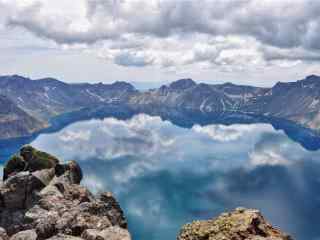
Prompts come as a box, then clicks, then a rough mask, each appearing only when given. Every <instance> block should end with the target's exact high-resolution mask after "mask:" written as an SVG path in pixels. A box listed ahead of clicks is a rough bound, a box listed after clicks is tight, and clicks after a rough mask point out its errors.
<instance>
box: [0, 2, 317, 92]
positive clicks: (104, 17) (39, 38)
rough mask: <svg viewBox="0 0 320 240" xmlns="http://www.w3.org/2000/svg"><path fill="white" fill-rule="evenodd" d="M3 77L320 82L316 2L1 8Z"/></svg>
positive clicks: (10, 5) (158, 81) (37, 4)
mask: <svg viewBox="0 0 320 240" xmlns="http://www.w3.org/2000/svg"><path fill="white" fill-rule="evenodd" d="M0 53H1V54H0V75H11V74H19V75H23V76H27V77H30V78H43V77H54V78H58V79H60V80H63V81H66V82H114V81H130V82H138V83H144V82H145V83H149V84H153V85H157V84H161V83H167V82H170V81H173V80H177V79H180V78H192V79H194V80H196V81H202V82H209V83H222V82H227V81H228V82H234V83H236V84H250V85H256V86H272V85H273V84H275V83H276V82H278V81H295V80H298V79H303V78H304V77H305V76H307V75H310V74H320V64H319V62H320V1H317V0H281V1H279V0H259V1H258V0H202V1H198V0H194V1H192V0H175V1H174V0H76V1H75V0H54V1H53V0H51V1H50V0H0Z"/></svg>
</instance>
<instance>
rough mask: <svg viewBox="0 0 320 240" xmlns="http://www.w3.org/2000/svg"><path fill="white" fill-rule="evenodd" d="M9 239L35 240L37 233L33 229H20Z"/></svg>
mask: <svg viewBox="0 0 320 240" xmlns="http://www.w3.org/2000/svg"><path fill="white" fill-rule="evenodd" d="M10 240H37V233H36V231H35V230H26V231H21V232H19V233H17V234H15V235H13V236H12V237H11V238H10Z"/></svg>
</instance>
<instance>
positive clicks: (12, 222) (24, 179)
mask: <svg viewBox="0 0 320 240" xmlns="http://www.w3.org/2000/svg"><path fill="white" fill-rule="evenodd" d="M37 166H41V167H37ZM4 172H5V174H6V175H5V176H4V182H3V183H2V184H1V186H0V227H1V228H0V239H2V240H8V239H10V240H24V239H25V240H36V239H37V240H41V239H50V240H60V239H68V240H81V239H86V240H94V239H96V240H104V239H108V240H130V239H131V238H130V234H129V232H128V230H127V222H126V219H125V217H124V214H123V212H122V210H121V208H120V206H119V204H118V202H117V201H116V199H115V198H114V197H113V196H112V194H111V193H109V192H105V193H102V194H100V195H99V196H94V195H93V194H91V193H90V191H88V190H87V189H86V188H84V187H83V186H81V185H80V181H81V179H82V172H81V168H80V167H79V165H78V164H77V163H76V162H74V161H72V162H69V163H66V164H61V163H59V161H57V159H56V158H54V157H52V156H51V155H49V154H46V153H44V152H40V151H38V150H36V149H34V148H32V147H25V148H23V149H21V151H20V154H18V155H16V156H14V157H12V158H11V159H10V160H9V161H8V163H7V164H6V166H5V169H4Z"/></svg>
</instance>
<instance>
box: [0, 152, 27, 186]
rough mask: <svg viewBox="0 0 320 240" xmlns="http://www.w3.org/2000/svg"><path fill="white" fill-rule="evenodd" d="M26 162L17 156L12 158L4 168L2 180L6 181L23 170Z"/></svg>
mask: <svg viewBox="0 0 320 240" xmlns="http://www.w3.org/2000/svg"><path fill="white" fill-rule="evenodd" d="M25 167H26V162H25V161H24V160H23V158H22V157H20V156H18V155H14V156H12V157H11V158H10V159H9V160H8V162H7V163H6V164H5V166H4V170H3V180H6V179H7V178H8V177H9V176H10V175H11V174H13V173H16V172H21V171H23V170H24V169H25Z"/></svg>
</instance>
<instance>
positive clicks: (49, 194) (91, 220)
mask: <svg viewBox="0 0 320 240" xmlns="http://www.w3.org/2000/svg"><path fill="white" fill-rule="evenodd" d="M4 170H5V172H4V182H3V183H0V239H1V240H24V239H25V240H44V239H49V240H131V237H130V233H129V232H128V230H127V221H126V218H125V216H124V213H123V211H122V210H121V208H120V206H119V204H118V202H117V200H116V199H115V198H114V197H113V196H112V194H111V193H110V192H105V193H101V194H99V196H94V195H93V194H91V193H90V191H89V190H88V189H86V188H85V187H83V186H81V185H80V182H81V179H82V177H83V173H82V170H81V168H80V166H79V165H78V164H77V163H76V162H75V161H71V162H69V163H66V164H63V163H60V161H59V159H57V158H56V157H54V156H52V155H50V154H48V153H45V152H41V151H39V150H37V149H35V148H33V147H31V146H25V147H23V148H22V149H21V150H20V152H19V153H18V154H17V155H15V156H13V157H12V158H11V159H10V160H9V161H8V162H7V163H6V165H5V168H4ZM130 224H131V225H132V227H133V228H134V224H135V223H134V222H131V223H130ZM240 239H241V240H292V238H291V237H290V236H288V235H287V234H284V233H282V232H281V231H280V230H278V229H276V228H274V227H273V226H271V225H270V224H269V223H268V222H267V221H266V220H265V219H264V217H263V216H262V215H261V213H260V212H259V211H257V210H251V209H243V208H238V209H236V210H235V211H233V212H231V213H224V214H222V215H221V216H219V217H218V218H215V219H212V220H208V221H196V222H193V223H191V224H187V225H185V226H184V227H183V228H182V230H181V231H180V234H179V235H178V237H177V240H240Z"/></svg>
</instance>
